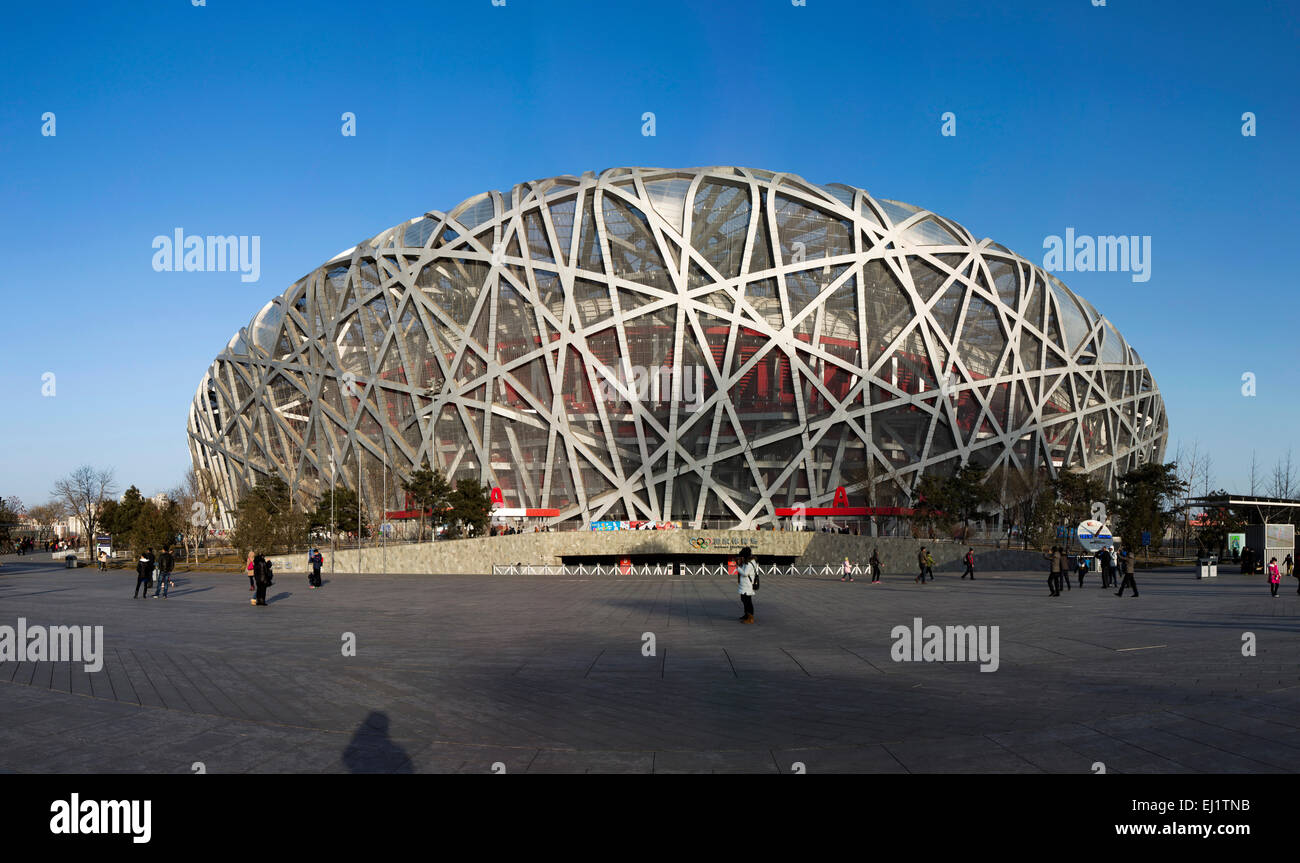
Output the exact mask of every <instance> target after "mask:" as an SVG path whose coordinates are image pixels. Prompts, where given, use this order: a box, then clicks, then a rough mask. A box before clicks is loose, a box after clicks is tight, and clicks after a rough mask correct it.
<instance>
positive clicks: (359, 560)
mask: <svg viewBox="0 0 1300 863" xmlns="http://www.w3.org/2000/svg"><path fill="white" fill-rule="evenodd" d="M360 574H361V450H360V449H358V450H357V575H360Z"/></svg>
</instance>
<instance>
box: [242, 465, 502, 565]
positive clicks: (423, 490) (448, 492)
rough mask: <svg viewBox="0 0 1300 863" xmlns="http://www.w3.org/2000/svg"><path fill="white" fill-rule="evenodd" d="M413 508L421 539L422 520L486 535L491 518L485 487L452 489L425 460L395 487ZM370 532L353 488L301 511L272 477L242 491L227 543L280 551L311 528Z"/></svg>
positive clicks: (448, 531)
mask: <svg viewBox="0 0 1300 863" xmlns="http://www.w3.org/2000/svg"><path fill="white" fill-rule="evenodd" d="M401 487H402V490H403V491H405V492H406V493H407V494H408V495H409V496H410V500H411V502H412V503H413V504H414V505H415V508H416V509H417V510H418V511H419V516H418V518H419V520H420V524H419V533H418V538H419V539H421V540H423V539H424V538H425V535H426V534H425V528H426V524H425V520H426V518H427V519H428V528H429V529H430V530H431V531H437V530H441V531H442V532H443V535H445V536H447V537H460V536H468V535H476V536H483V535H486V533H487V529H488V524H489V522H490V520H491V517H492V503H491V498H490V494H489V490H488V488H487V487H486V486H484V485H483V484H482V483H480V482H479V481H478V480H477V479H475V478H473V477H464V478H461V479H459V480H457V482H456V484H455V487H453V486H452V484H451V482H449V481H448V480H447V478H446V477H445V476H444V475H443V473H442V471H441V470H433V469H431V468H430V467H429V462H428V460H425V462H424V464H423V465H422V466H421V467H420V468H419V469H418V470H415V471H412V473H411V477H410V479H409V480H407V481H405V482H403V483H402V485H401ZM358 528H360V538H361V539H368V538H371V537H372V536H373V533H374V528H375V526H374V525H373V524H370V523H369V522H368V521H367V519H366V516H365V513H363V512H362V511H361V502H360V501H359V499H358V496H357V493H356V491H355V490H353V489H350V488H346V487H341V488H335V489H334V491H333V493H332V500H331V493H330V492H328V491H327V492H324V493H323V494H321V496H320V497H319V498H318V499H317V500H316V501H315V502H314V505H313V506H312V507H311V508H310V509H307V510H304V509H303V508H301V507H300V506H298V505H296V504H295V502H294V500H293V495H292V493H291V491H290V489H289V486H288V484H287V483H286V482H285V481H284V480H283V479H281V478H280V477H278V476H264V477H262V478H261V479H259V481H258V483H257V485H255V486H253V487H252V488H250V489H249V490H248V491H247V492H245V494H244V496H243V497H242V498H240V500H239V503H238V505H237V506H236V508H235V531H234V534H233V535H232V537H231V544H232V545H234V546H235V547H236V548H238V549H240V551H243V552H246V551H250V550H257V551H263V552H265V551H272V550H277V549H282V550H284V551H289V550H292V549H294V548H296V547H301V546H302V545H304V544H305V543H307V542H308V536H309V535H310V533H311V532H312V531H317V530H323V531H327V532H331V533H336V532H337V533H357V532H358Z"/></svg>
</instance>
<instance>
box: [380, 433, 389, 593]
mask: <svg viewBox="0 0 1300 863" xmlns="http://www.w3.org/2000/svg"><path fill="white" fill-rule="evenodd" d="M387 528H388V435H384V497H383V499H382V500H381V501H380V502H379V533H380V540H379V543H380V546H381V547H382V549H383V550H382V551H381V552H380V556H381V558H382V561H383V562H382V563H381V564H380V565H379V568H380V569H382V570H383V571H384V572H383V574H384V575H387V574H388V530H387Z"/></svg>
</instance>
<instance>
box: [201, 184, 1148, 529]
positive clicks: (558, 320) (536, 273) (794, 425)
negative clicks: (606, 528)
mask: <svg viewBox="0 0 1300 863" xmlns="http://www.w3.org/2000/svg"><path fill="white" fill-rule="evenodd" d="M1167 437H1168V425H1167V421H1166V418H1165V412H1164V405H1163V402H1162V400H1161V398H1160V395H1159V391H1158V390H1157V388H1156V386H1155V383H1154V381H1153V380H1152V378H1151V375H1150V373H1149V372H1148V370H1147V369H1146V367H1145V365H1144V364H1143V363H1142V361H1141V359H1140V358H1139V357H1138V355H1137V353H1136V352H1135V351H1133V349H1132V348H1130V347H1129V346H1128V345H1127V344H1126V343H1125V341H1124V340H1123V338H1121V337H1120V335H1119V333H1118V332H1117V331H1116V330H1115V328H1114V327H1113V326H1112V325H1111V324H1110V323H1109V322H1108V321H1107V320H1106V319H1105V318H1103V317H1101V316H1100V315H1098V314H1097V312H1096V311H1095V310H1094V309H1093V307H1092V306H1091V305H1089V303H1088V302H1087V301H1086V300H1084V299H1082V298H1080V297H1078V296H1076V295H1075V294H1073V293H1072V292H1071V291H1069V290H1068V289H1067V288H1066V287H1065V286H1064V285H1063V284H1061V282H1060V281H1058V280H1057V279H1056V278H1055V277H1053V276H1051V275H1049V274H1047V273H1045V272H1044V271H1043V270H1042V269H1040V268H1039V267H1037V266H1035V265H1033V264H1031V263H1029V262H1028V261H1026V260H1024V259H1023V258H1021V257H1019V256H1017V255H1015V254H1013V253H1012V252H1010V251H1009V250H1007V249H1006V248H1004V247H1002V246H1000V245H998V244H996V243H993V242H992V241H990V240H987V239H985V240H976V239H975V238H974V237H973V236H972V235H971V234H970V233H969V232H967V231H966V230H965V229H964V228H962V227H961V226H960V225H958V224H956V223H954V222H951V221H949V220H947V219H944V218H942V217H940V216H938V215H935V214H934V213H930V212H927V211H925V210H921V209H918V208H916V207H912V206H909V205H907V204H901V203H898V202H895V201H889V200H880V199H876V198H873V197H871V196H870V195H868V194H867V193H866V192H864V191H863V190H861V189H856V188H852V187H849V186H844V185H838V184H835V185H828V186H817V185H813V184H811V183H807V182H805V181H804V180H802V179H800V178H799V177H797V176H795V175H792V174H779V173H771V172H768V171H759V170H751V169H744V168H731V167H715V168H705V169H696V170H686V171H676V170H660V169H649V168H616V169H611V170H607V171H604V172H603V173H601V174H599V175H596V174H594V173H587V174H583V175H582V176H581V177H573V176H563V177H554V178H550V179H545V180H539V181H536V182H532V183H523V184H520V185H517V186H515V187H514V188H513V189H512V190H511V191H510V192H509V193H508V194H502V193H499V192H495V191H493V192H488V193H485V194H482V195H479V196H476V197H473V198H470V199H468V200H466V201H465V202H463V203H461V204H460V205H459V206H457V207H455V208H454V209H452V210H451V211H450V212H447V213H442V212H436V211H435V212H430V213H427V214H426V215H425V216H423V217H421V218H418V219H414V220H412V221H409V222H404V223H402V224H400V225H398V226H397V227H394V228H392V229H390V230H387V231H384V232H383V233H381V234H379V235H378V236H377V237H375V238H374V239H372V240H370V241H368V242H364V243H361V244H360V245H358V246H356V247H355V248H353V249H350V250H349V251H347V252H344V253H342V254H340V255H338V256H336V257H335V258H333V259H332V260H331V261H329V262H328V263H326V264H325V265H324V266H322V267H320V268H319V269H317V270H315V271H314V272H312V273H311V274H310V275H308V276H307V277H306V278H303V279H301V280H300V281H298V282H297V283H296V284H294V285H293V286H292V287H291V288H289V290H288V291H286V292H285V293H284V294H283V296H281V297H277V298H276V299H274V300H272V301H271V302H270V303H269V304H268V305H267V306H266V307H265V308H263V309H262V311H261V312H260V313H259V314H258V315H257V316H256V317H255V318H254V319H253V321H252V322H251V323H250V324H249V326H248V327H246V328H244V329H242V330H241V331H240V332H239V333H238V334H237V335H236V336H235V337H234V338H233V339H232V340H231V341H230V344H229V345H228V346H227V347H226V349H225V350H224V351H222V353H221V354H220V356H218V357H217V359H216V361H215V362H214V363H213V365H212V367H211V368H210V369H209V371H208V372H207V374H206V375H205V376H204V378H203V382H202V384H201V385H200V387H199V390H198V393H197V395H196V397H195V400H194V404H193V406H192V408H191V411H190V416H189V438H190V446H191V451H192V455H193V458H194V463H195V466H196V468H197V469H198V470H199V471H200V474H201V476H203V477H204V478H205V479H206V480H207V481H208V482H209V483H210V485H211V487H212V488H213V490H214V493H215V496H216V498H217V500H218V502H219V510H220V512H219V515H220V517H221V520H222V521H223V522H224V523H225V524H226V525H230V523H231V513H232V511H233V505H234V504H235V502H236V501H237V500H238V498H239V496H240V495H241V494H242V493H243V491H244V490H245V489H246V488H247V487H248V486H249V485H250V484H253V483H255V482H256V481H257V479H258V477H259V476H261V475H270V474H278V475H280V476H281V477H283V478H284V479H285V480H286V481H287V482H288V483H289V485H290V487H291V488H292V489H294V492H295V494H296V495H297V497H298V499H299V500H300V501H301V502H302V503H303V504H304V505H310V504H311V503H312V502H313V501H314V500H315V499H316V498H317V496H319V495H320V494H322V493H323V492H327V491H328V488H329V484H330V470H331V467H330V466H331V459H333V461H334V463H335V464H337V471H338V472H337V482H338V483H340V484H345V485H347V486H348V487H351V488H356V487H357V484H358V482H360V484H361V486H362V498H363V501H365V502H366V503H367V508H368V509H371V511H372V512H376V513H377V510H378V504H379V503H380V500H379V498H380V496H381V488H382V479H383V474H382V472H383V471H384V470H387V471H388V472H389V474H388V476H389V479H388V489H389V495H388V499H387V500H386V501H382V503H383V504H384V508H385V509H401V508H403V507H404V503H403V495H402V494H401V493H400V491H398V490H397V486H398V485H399V481H400V479H402V478H405V477H407V476H409V473H410V471H411V470H412V469H413V467H418V466H419V465H420V464H421V463H422V462H423V461H424V460H425V459H428V460H429V462H430V463H431V464H433V465H435V466H438V467H441V468H442V469H443V470H444V471H445V472H446V473H447V475H448V476H449V477H453V478H455V477H461V476H475V477H477V478H479V479H480V480H483V481H485V482H487V483H489V484H491V485H493V486H498V487H500V488H501V489H502V490H503V491H504V495H505V499H506V501H507V503H508V504H510V505H513V506H521V507H554V508H558V509H560V510H561V516H560V519H561V520H566V519H568V520H578V521H581V522H583V523H586V522H589V521H594V520H599V519H647V520H656V521H665V520H676V521H682V522H684V523H689V524H698V523H700V522H702V521H708V522H712V523H716V522H718V521H719V520H722V521H724V522H726V523H732V524H735V525H737V526H742V527H753V526H757V525H760V524H763V523H767V522H771V521H773V520H774V519H775V518H776V517H775V515H774V509H775V508H776V507H781V506H792V505H797V504H805V503H806V504H809V505H812V506H826V505H829V504H830V502H831V498H832V495H833V494H834V490H835V488H836V487H837V486H847V487H848V488H849V491H850V494H851V495H854V496H856V497H859V498H865V500H866V502H868V503H869V504H872V505H876V506H890V505H906V503H907V502H909V501H910V500H911V498H912V495H913V494H914V491H915V488H916V486H917V484H918V482H919V480H920V477H921V476H922V474H923V473H930V472H951V471H953V470H955V469H956V468H957V467H958V466H959V465H961V464H964V463H966V462H972V463H975V464H979V465H982V466H984V467H987V468H989V470H990V472H989V480H988V481H989V482H990V483H996V484H997V485H998V488H999V491H1000V492H1001V494H1002V495H1003V496H1004V499H1005V498H1006V497H1007V496H1010V497H1015V496H1017V495H1019V496H1023V495H1024V494H1026V493H1028V492H1029V491H1030V490H1032V489H1033V488H1035V487H1036V484H1037V483H1039V482H1041V480H1042V478H1043V477H1045V476H1051V475H1054V474H1055V473H1057V472H1058V471H1060V470H1062V469H1064V468H1070V469H1078V470H1082V471H1085V472H1089V473H1093V472H1097V473H1099V474H1100V475H1101V476H1102V477H1103V478H1104V479H1105V481H1106V482H1107V483H1113V482H1114V478H1115V477H1116V476H1118V475H1119V474H1120V473H1123V472H1124V471H1125V470H1127V469H1129V468H1131V467H1133V466H1135V465H1136V464H1138V463H1140V462H1141V461H1142V460H1144V459H1160V458H1161V457H1162V456H1163V453H1164V448H1165V444H1166V441H1167ZM359 469H360V478H358V470H359Z"/></svg>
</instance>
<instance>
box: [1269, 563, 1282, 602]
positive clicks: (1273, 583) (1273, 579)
mask: <svg viewBox="0 0 1300 863" xmlns="http://www.w3.org/2000/svg"><path fill="white" fill-rule="evenodd" d="M1281 581H1282V579H1281V578H1280V577H1279V576H1278V571H1277V558H1276V557H1274V558H1270V559H1269V561H1268V587H1269V590H1270V591H1271V592H1272V593H1273V598H1274V599H1277V589H1278V586H1279V585H1280V584H1281Z"/></svg>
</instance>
